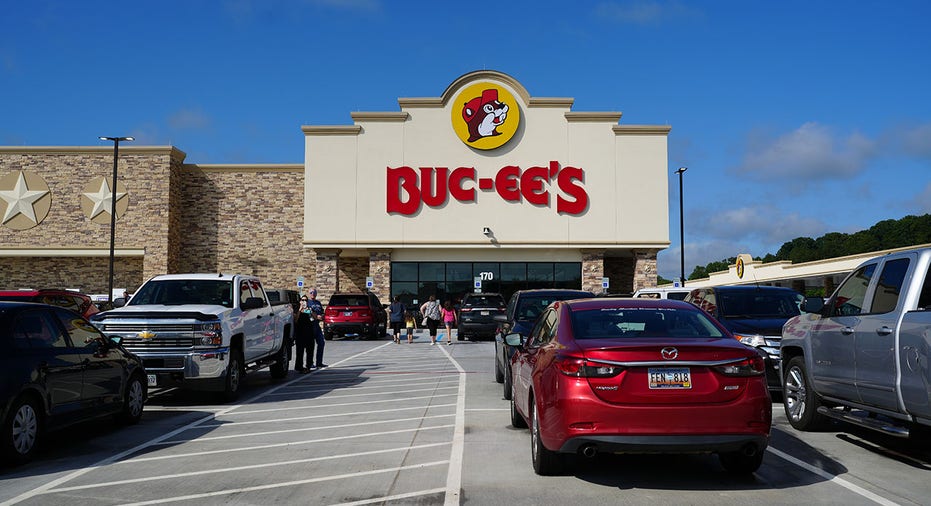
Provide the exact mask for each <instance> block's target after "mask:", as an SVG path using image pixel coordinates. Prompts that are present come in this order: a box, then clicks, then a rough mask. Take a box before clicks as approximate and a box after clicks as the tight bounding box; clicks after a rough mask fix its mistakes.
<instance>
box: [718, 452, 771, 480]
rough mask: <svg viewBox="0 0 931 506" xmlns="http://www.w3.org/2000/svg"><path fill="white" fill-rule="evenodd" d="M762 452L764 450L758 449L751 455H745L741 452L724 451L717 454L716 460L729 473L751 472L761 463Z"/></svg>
mask: <svg viewBox="0 0 931 506" xmlns="http://www.w3.org/2000/svg"><path fill="white" fill-rule="evenodd" d="M763 453H765V452H764V451H758V452H756V453H754V454H753V455H746V454H744V453H743V452H724V453H719V454H718V460H720V461H721V466H722V467H723V468H724V470H725V471H727V472H728V473H730V474H736V475H742V474H753V473H755V472H756V470H757V469H759V468H760V465H761V464H763Z"/></svg>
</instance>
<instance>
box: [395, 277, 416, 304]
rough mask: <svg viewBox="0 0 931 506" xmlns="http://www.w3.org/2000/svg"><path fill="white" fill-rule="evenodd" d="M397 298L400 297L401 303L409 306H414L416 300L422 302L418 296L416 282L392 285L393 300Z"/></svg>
mask: <svg viewBox="0 0 931 506" xmlns="http://www.w3.org/2000/svg"><path fill="white" fill-rule="evenodd" d="M395 297H400V298H401V302H403V303H404V304H407V305H410V304H413V303H414V300H415V299H416V300H418V301H421V302H422V299H420V298H419V296H418V295H417V282H416V281H413V282H406V281H405V282H402V283H398V282H395V283H391V299H392V300H394V298H395Z"/></svg>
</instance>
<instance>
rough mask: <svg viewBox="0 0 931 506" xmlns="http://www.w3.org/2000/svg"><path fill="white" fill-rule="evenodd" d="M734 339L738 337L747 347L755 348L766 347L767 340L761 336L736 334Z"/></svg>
mask: <svg viewBox="0 0 931 506" xmlns="http://www.w3.org/2000/svg"><path fill="white" fill-rule="evenodd" d="M734 337H736V338H737V340H738V341H740V342H742V343H744V344H746V345H747V346H754V347H757V348H759V347H760V346H766V338H764V337H763V336H761V335H759V334H739V333H736V332H735V333H734Z"/></svg>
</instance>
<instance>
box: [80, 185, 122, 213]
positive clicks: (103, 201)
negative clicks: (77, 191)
mask: <svg viewBox="0 0 931 506" xmlns="http://www.w3.org/2000/svg"><path fill="white" fill-rule="evenodd" d="M83 195H84V196H85V197H87V198H88V199H90V201H91V202H92V203H93V208H92V209H91V210H90V211H89V213H88V216H87V217H88V218H90V219H92V220H93V219H94V217H96V216H97V215H98V214H100V213H103V212H106V213H107V214H108V215H109V214H111V213H112V212H113V192H112V191H111V190H110V182H109V181H107V178H100V183H99V187H98V188H97V190H96V191H91V192H84V193H83ZM125 196H126V192H121V191H119V190H117V192H116V201H117V203H119V201H120V199H122V198H123V197H125Z"/></svg>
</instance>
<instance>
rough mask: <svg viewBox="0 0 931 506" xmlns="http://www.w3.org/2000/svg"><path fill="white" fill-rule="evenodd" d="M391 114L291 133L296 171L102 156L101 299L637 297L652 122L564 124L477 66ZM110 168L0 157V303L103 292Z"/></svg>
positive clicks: (653, 248)
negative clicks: (175, 282) (173, 278)
mask: <svg viewBox="0 0 931 506" xmlns="http://www.w3.org/2000/svg"><path fill="white" fill-rule="evenodd" d="M398 102H399V105H400V111H399V112H356V113H352V114H351V118H352V120H353V124H352V125H337V126H319V125H311V126H304V127H302V130H303V133H304V136H305V140H306V141H305V157H304V163H303V164H250V165H217V164H191V163H186V162H185V157H186V155H185V153H184V152H182V151H181V150H179V149H177V148H175V147H172V146H133V145H131V144H129V145H123V144H121V145H120V152H119V155H120V156H119V177H118V180H117V183H116V185H115V186H116V193H117V206H116V213H117V225H116V234H115V243H116V244H115V248H116V249H115V251H116V254H115V268H114V286H118V287H126V288H128V289H129V290H130V291H132V290H134V289H135V288H136V287H138V286H139V285H140V284H141V283H142V282H143V281H144V280H145V279H147V278H148V277H151V276H152V275H155V274H160V273H165V272H244V273H250V274H255V275H258V276H261V277H262V278H263V279H265V281H266V285H268V286H275V287H282V288H296V287H297V286H298V284H301V285H302V286H303V288H304V289H307V287H310V286H316V287H317V289H318V291H319V292H320V295H321V298H322V300H323V301H324V302H326V300H327V299H328V296H329V294H332V293H334V292H336V291H358V290H365V289H370V290H372V291H373V292H375V293H376V294H377V295H378V296H379V297H380V298H381V299H382V300H383V301H385V302H386V301H387V300H388V299H389V298H390V297H392V296H394V295H398V296H401V298H402V300H404V301H405V302H408V303H411V302H414V301H417V302H422V301H423V300H425V299H426V298H427V297H428V296H429V295H437V296H438V297H439V298H441V299H455V298H459V297H461V296H462V295H463V294H464V293H466V292H471V291H475V290H481V291H485V292H500V293H504V294H505V295H506V296H507V295H509V294H511V293H513V292H514V291H516V290H520V289H529V288H545V287H565V288H582V289H586V290H592V291H596V292H601V291H603V290H604V288H603V286H604V284H603V283H604V282H605V281H607V282H608V284H609V287H608V288H607V291H610V292H614V293H623V292H631V291H633V290H635V289H636V288H639V287H643V286H653V285H655V283H656V254H657V252H658V251H660V250H661V249H663V248H666V247H667V246H668V245H669V237H668V199H667V181H668V170H667V155H666V140H667V136H668V133H669V131H670V127H669V126H665V125H621V124H619V120H620V118H621V113H620V112H576V111H572V105H573V99H571V98H541V97H532V96H530V94H529V93H528V91H527V90H526V89H525V88H524V86H523V85H522V84H521V83H519V82H518V81H516V80H515V79H514V78H512V77H511V76H508V75H507V74H503V73H500V72H495V71H477V72H472V73H469V74H466V75H463V76H461V77H460V78H458V79H456V80H455V81H454V82H453V83H452V84H450V86H449V87H448V88H447V89H446V90H445V91H443V93H442V94H441V95H440V96H439V97H431V98H402V99H399V100H398ZM112 164H113V150H112V145H110V146H93V147H0V216H2V220H3V221H2V225H3V226H2V227H0V289H10V288H20V287H27V286H28V287H32V288H41V287H65V288H70V287H74V288H78V289H81V290H83V291H86V292H90V293H95V292H102V291H104V292H105V291H106V287H107V282H108V261H109V240H110V230H109V221H110V220H109V217H110V215H109V212H110V199H112V193H110V186H112V185H111V184H110V180H111V178H112V176H111V175H110V174H111V171H112ZM301 216H303V220H300V217H301ZM295 218H298V219H295Z"/></svg>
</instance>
